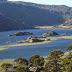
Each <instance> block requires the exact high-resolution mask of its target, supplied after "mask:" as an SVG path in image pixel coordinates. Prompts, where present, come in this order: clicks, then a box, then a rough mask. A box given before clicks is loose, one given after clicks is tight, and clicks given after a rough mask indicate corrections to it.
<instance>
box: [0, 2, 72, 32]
mask: <svg viewBox="0 0 72 72" xmlns="http://www.w3.org/2000/svg"><path fill="white" fill-rule="evenodd" d="M0 14H1V15H3V16H4V18H6V17H8V18H9V20H12V21H9V22H8V23H5V24H4V25H3V23H2V22H3V21H0V24H1V26H0V27H2V28H3V29H2V28H0V31H5V30H16V29H26V28H33V27H34V26H36V25H38V26H44V25H45V26H46V25H59V24H65V23H66V24H68V23H69V21H70V23H72V21H71V20H72V8H71V7H67V6H64V5H40V4H34V3H26V2H0ZM5 21H6V20H5ZM13 22H14V23H13ZM9 25H10V26H11V27H9ZM3 26H4V27H3ZM16 26H17V27H16ZM14 27H16V28H14ZM7 28H8V29H7ZM4 29H5V30H4Z"/></svg>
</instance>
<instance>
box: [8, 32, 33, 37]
mask: <svg viewBox="0 0 72 72" xmlns="http://www.w3.org/2000/svg"><path fill="white" fill-rule="evenodd" d="M23 35H33V33H32V32H22V31H21V32H16V33H14V34H10V35H8V36H23Z"/></svg>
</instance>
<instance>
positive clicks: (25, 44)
mask: <svg viewBox="0 0 72 72" xmlns="http://www.w3.org/2000/svg"><path fill="white" fill-rule="evenodd" d="M48 38H50V39H51V40H50V41H43V42H34V43H16V44H9V45H3V46H0V51H2V50H5V49H8V48H12V47H20V46H32V45H39V44H45V43H50V42H53V41H55V40H58V39H72V36H58V37H48Z"/></svg>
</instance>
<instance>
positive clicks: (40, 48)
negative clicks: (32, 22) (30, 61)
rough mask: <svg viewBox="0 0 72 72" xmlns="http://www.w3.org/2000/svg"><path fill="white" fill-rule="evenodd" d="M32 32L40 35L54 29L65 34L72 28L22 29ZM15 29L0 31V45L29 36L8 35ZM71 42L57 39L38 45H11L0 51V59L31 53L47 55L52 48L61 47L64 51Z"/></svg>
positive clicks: (30, 54) (29, 55)
mask: <svg viewBox="0 0 72 72" xmlns="http://www.w3.org/2000/svg"><path fill="white" fill-rule="evenodd" d="M24 31H30V32H33V33H34V35H37V36H41V35H42V33H44V32H48V31H55V32H57V33H59V34H67V35H72V30H58V29H57V30H47V29H32V30H24ZM15 32H17V31H9V32H0V46H1V45H6V44H7V42H10V43H15V42H17V41H20V40H23V39H26V38H27V37H29V36H12V37H9V36H8V35H9V34H12V33H15ZM71 43H72V40H65V39H59V40H56V41H53V42H50V43H45V44H40V45H32V46H21V47H13V48H9V49H7V50H3V51H0V59H3V58H17V57H25V58H29V57H31V56H32V55H35V54H39V55H42V56H45V55H48V52H49V51H51V50H54V49H61V50H63V51H65V48H67V47H68V46H69V45H70V44H71Z"/></svg>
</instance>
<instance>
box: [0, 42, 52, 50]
mask: <svg viewBox="0 0 72 72" xmlns="http://www.w3.org/2000/svg"><path fill="white" fill-rule="evenodd" d="M50 42H52V41H43V42H36V43H16V44H10V45H3V46H0V51H2V50H5V49H8V48H12V47H20V46H32V45H39V44H45V43H50Z"/></svg>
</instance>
